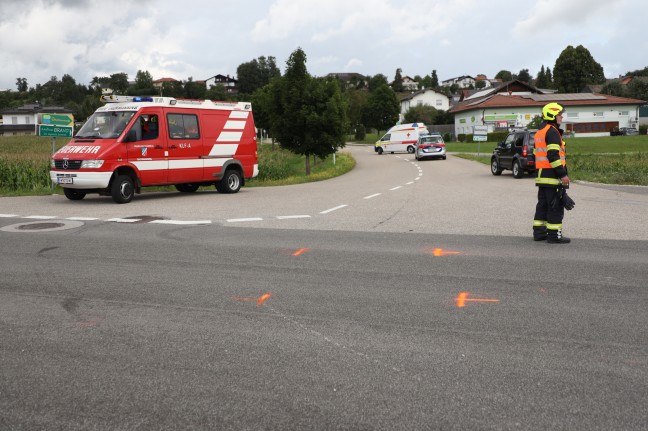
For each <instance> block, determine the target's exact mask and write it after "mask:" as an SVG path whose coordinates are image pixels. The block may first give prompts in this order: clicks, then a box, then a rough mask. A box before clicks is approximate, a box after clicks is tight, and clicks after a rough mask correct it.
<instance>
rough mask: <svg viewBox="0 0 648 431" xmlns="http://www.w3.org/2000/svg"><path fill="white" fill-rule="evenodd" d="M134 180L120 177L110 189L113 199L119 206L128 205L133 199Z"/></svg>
mask: <svg viewBox="0 0 648 431" xmlns="http://www.w3.org/2000/svg"><path fill="white" fill-rule="evenodd" d="M134 191H135V189H134V187H133V180H132V179H131V177H129V176H128V175H119V176H117V178H115V181H113V183H112V187H111V189H110V192H111V195H112V198H113V200H114V201H115V202H117V203H118V204H127V203H128V202H130V201H131V199H133V194H134Z"/></svg>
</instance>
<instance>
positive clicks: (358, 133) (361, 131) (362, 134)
mask: <svg viewBox="0 0 648 431" xmlns="http://www.w3.org/2000/svg"><path fill="white" fill-rule="evenodd" d="M366 136H367V130H366V129H365V126H364V124H358V125H357V126H356V128H355V133H354V135H353V138H354V139H355V140H356V141H364V139H365V138H366Z"/></svg>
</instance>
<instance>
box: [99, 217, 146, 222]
mask: <svg viewBox="0 0 648 431" xmlns="http://www.w3.org/2000/svg"><path fill="white" fill-rule="evenodd" d="M106 221H113V222H115V223H135V222H136V221H141V219H138V218H109V219H107V220H106Z"/></svg>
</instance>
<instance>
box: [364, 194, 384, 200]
mask: <svg viewBox="0 0 648 431" xmlns="http://www.w3.org/2000/svg"><path fill="white" fill-rule="evenodd" d="M381 194H382V193H374V194H373V195H369V196H365V197H364V199H371V198H375V197H376V196H380V195H381Z"/></svg>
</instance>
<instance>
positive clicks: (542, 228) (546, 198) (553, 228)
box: [533, 186, 565, 239]
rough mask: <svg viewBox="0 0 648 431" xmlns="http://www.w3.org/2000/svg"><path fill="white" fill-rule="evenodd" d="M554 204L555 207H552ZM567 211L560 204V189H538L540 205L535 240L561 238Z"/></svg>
mask: <svg viewBox="0 0 648 431" xmlns="http://www.w3.org/2000/svg"><path fill="white" fill-rule="evenodd" d="M552 202H553V203H554V205H552ZM564 216H565V209H564V208H563V206H562V205H561V203H560V196H559V189H558V187H555V186H549V187H546V186H545V187H542V186H540V187H538V203H537V205H536V212H535V217H534V222H533V238H534V239H544V238H546V237H547V235H549V236H550V237H553V238H554V239H555V238H557V237H559V236H560V230H561V228H562V221H563V217H564Z"/></svg>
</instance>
